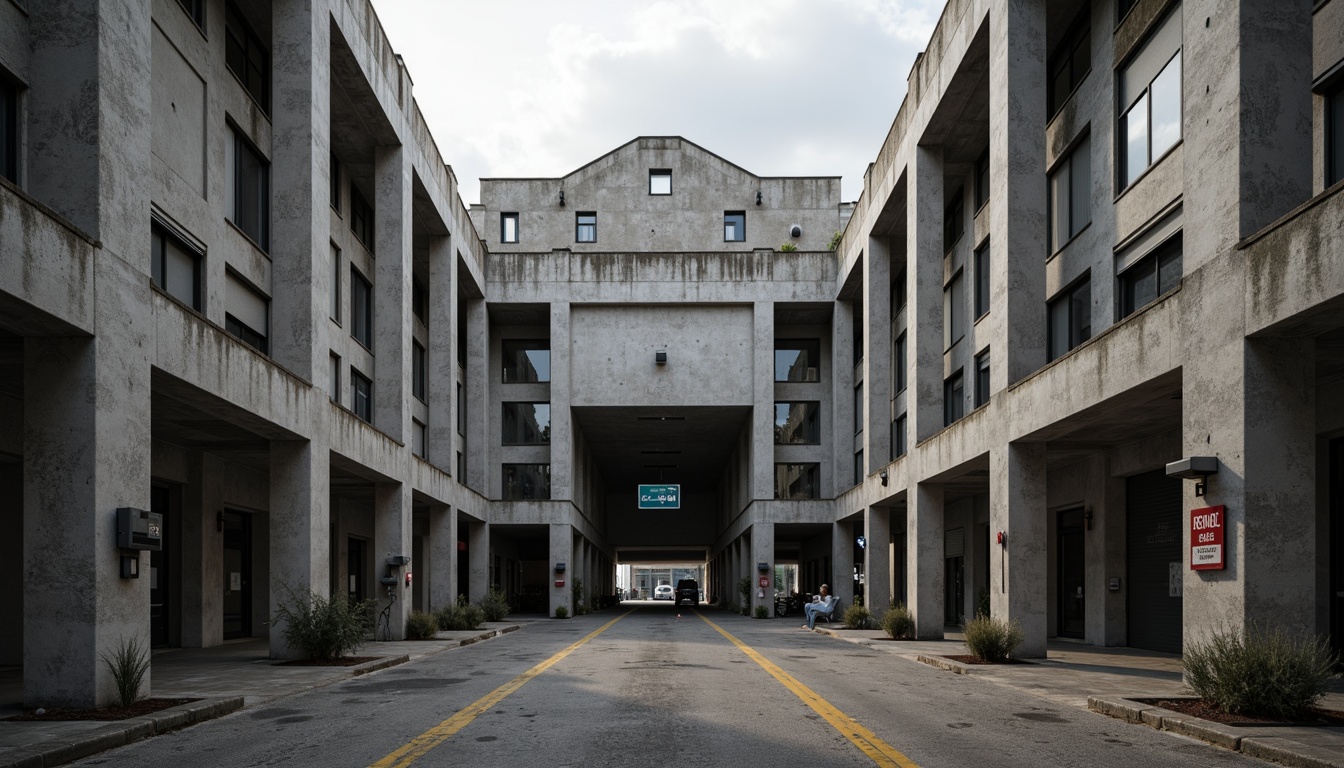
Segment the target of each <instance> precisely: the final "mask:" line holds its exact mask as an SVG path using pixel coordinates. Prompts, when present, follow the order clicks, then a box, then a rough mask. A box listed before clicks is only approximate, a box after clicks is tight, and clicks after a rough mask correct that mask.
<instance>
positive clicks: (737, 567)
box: [728, 538, 742, 608]
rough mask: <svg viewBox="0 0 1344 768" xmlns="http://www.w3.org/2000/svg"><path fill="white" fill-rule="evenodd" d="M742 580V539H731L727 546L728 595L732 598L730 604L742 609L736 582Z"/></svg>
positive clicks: (740, 593) (740, 594) (740, 596)
mask: <svg viewBox="0 0 1344 768" xmlns="http://www.w3.org/2000/svg"><path fill="white" fill-rule="evenodd" d="M741 578H742V539H740V538H738V539H733V543H732V544H730V545H729V546H728V594H730V595H732V596H733V599H732V604H733V605H736V606H737V607H738V608H741V607H742V592H741V591H740V590H738V588H737V582H738V580H739V579H741Z"/></svg>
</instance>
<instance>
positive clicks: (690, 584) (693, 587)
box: [673, 579, 700, 608]
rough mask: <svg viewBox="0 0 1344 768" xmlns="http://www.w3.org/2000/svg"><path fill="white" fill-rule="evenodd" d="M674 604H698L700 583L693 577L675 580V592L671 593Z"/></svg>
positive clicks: (692, 605) (693, 605)
mask: <svg viewBox="0 0 1344 768" xmlns="http://www.w3.org/2000/svg"><path fill="white" fill-rule="evenodd" d="M673 600H674V601H675V604H676V605H681V604H682V603H686V604H687V605H689V606H691V607H692V608H694V607H695V606H697V605H699V604H700V585H699V584H697V583H696V581H695V579H682V580H681V581H678V582H677V592H676V594H675V595H673Z"/></svg>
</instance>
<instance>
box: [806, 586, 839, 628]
mask: <svg viewBox="0 0 1344 768" xmlns="http://www.w3.org/2000/svg"><path fill="white" fill-rule="evenodd" d="M833 610H835V598H834V597H831V587H830V585H828V584H822V585H821V594H819V595H816V596H814V597H813V598H812V602H810V603H805V604H804V605H803V613H804V614H806V615H807V623H806V624H804V625H802V626H801V627H800V629H815V628H816V624H817V616H818V615H821V616H825V617H826V618H827V619H829V618H830V617H831V611H833Z"/></svg>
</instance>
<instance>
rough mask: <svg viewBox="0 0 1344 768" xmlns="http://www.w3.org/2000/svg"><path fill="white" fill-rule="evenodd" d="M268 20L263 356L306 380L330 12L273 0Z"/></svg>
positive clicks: (312, 346)
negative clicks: (266, 326) (267, 270)
mask: <svg viewBox="0 0 1344 768" xmlns="http://www.w3.org/2000/svg"><path fill="white" fill-rule="evenodd" d="M271 20H272V29H271V39H272V43H273V45H271V55H272V57H273V62H272V64H273V66H272V68H271V87H272V89H273V95H272V100H271V104H272V113H271V125H272V129H271V153H270V161H271V200H272V207H271V249H270V254H271V292H272V295H271V307H270V309H271V329H270V333H269V340H270V349H271V357H273V358H274V359H275V361H276V362H278V363H280V364H281V365H283V366H285V367H286V368H288V369H289V370H291V371H294V372H295V373H297V374H298V375H299V376H301V377H302V378H304V379H306V380H308V381H314V382H315V381H325V380H326V376H327V373H326V371H327V368H328V366H329V365H330V363H329V362H328V360H329V358H328V355H329V349H330V341H329V340H328V338H327V336H328V334H327V306H328V305H329V303H330V302H329V297H330V296H331V290H332V286H331V279H332V274H331V269H330V268H329V266H328V265H329V261H328V255H327V254H328V253H330V251H331V246H330V242H331V215H330V210H329V206H330V202H329V201H330V195H331V192H330V190H331V182H330V172H331V168H330V166H331V159H330V158H331V150H330V147H331V135H330V131H331V97H330V94H331V14H330V12H329V11H328V10H327V8H326V4H325V3H324V2H322V1H321V0H316V1H315V2H310V1H309V0H277V2H275V3H274V4H273V10H272V14H271ZM141 133H143V131H141ZM146 167H148V166H146ZM136 215H137V216H142V215H143V214H140V213H137V214H136ZM212 316H213V315H212ZM216 321H217V322H221V323H222V322H223V315H220V316H218V318H217V320H216ZM379 362H380V363H381V351H380V360H379ZM374 394H375V396H377V389H376V388H375V390H374Z"/></svg>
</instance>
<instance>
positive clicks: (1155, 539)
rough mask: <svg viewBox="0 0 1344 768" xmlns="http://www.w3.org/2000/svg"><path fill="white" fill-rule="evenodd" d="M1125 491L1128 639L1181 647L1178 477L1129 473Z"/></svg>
mask: <svg viewBox="0 0 1344 768" xmlns="http://www.w3.org/2000/svg"><path fill="white" fill-rule="evenodd" d="M1125 491H1126V511H1127V519H1126V525H1125V528H1126V531H1125V539H1126V543H1127V545H1128V553H1127V556H1126V566H1127V567H1126V571H1127V574H1126V575H1127V580H1128V581H1129V588H1128V590H1127V591H1126V600H1125V607H1126V610H1127V612H1128V622H1129V645H1130V646H1131V647H1133V648H1146V649H1148V650H1150V651H1164V652H1167V653H1180V652H1181V594H1180V592H1181V590H1180V579H1181V578H1182V577H1183V576H1184V571H1183V570H1182V565H1181V562H1182V561H1181V554H1182V553H1181V540H1182V537H1181V531H1182V524H1181V481H1180V480H1179V479H1177V478H1171V477H1167V475H1166V471H1165V470H1161V469H1159V470H1157V471H1155V472H1148V473H1146V474H1142V475H1135V476H1134V477H1131V478H1129V479H1128V480H1127V482H1126V488H1125ZM1172 563H1175V565H1172ZM1173 577H1174V578H1175V582H1174V583H1173Z"/></svg>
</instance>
